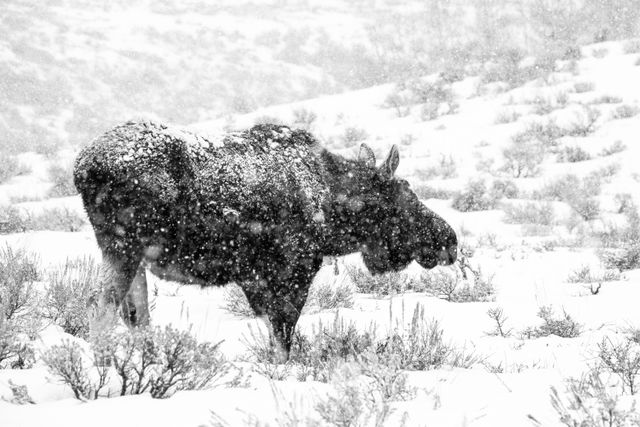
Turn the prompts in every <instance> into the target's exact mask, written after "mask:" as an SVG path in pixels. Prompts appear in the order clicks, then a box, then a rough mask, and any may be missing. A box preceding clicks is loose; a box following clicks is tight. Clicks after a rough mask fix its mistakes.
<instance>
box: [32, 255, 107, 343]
mask: <svg viewBox="0 0 640 427" xmlns="http://www.w3.org/2000/svg"><path fill="white" fill-rule="evenodd" d="M99 278H100V267H99V265H98V264H97V263H96V261H95V260H94V259H93V258H80V259H75V260H69V259H68V260H66V262H65V263H64V264H63V265H61V266H59V267H57V268H56V269H54V270H52V271H50V272H48V273H47V277H46V281H47V282H48V286H47V290H46V293H45V296H44V301H43V305H42V309H41V314H42V316H43V317H44V318H45V319H48V320H51V321H52V322H54V323H56V324H58V325H59V326H60V327H61V328H62V329H63V330H64V331H65V332H66V333H68V334H71V335H74V336H78V337H82V338H86V337H87V336H88V334H89V314H88V310H87V307H88V304H89V301H90V298H92V297H95V296H96V295H97V294H98V292H99V287H100V281H99Z"/></svg>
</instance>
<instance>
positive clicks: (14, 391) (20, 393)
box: [8, 380, 36, 405]
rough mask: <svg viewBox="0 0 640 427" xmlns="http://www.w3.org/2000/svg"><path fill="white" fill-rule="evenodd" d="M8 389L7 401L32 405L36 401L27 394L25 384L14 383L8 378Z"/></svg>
mask: <svg viewBox="0 0 640 427" xmlns="http://www.w3.org/2000/svg"><path fill="white" fill-rule="evenodd" d="M9 389H10V390H11V399H8V402H9V403H12V404H14V405H33V404H34V403H36V402H35V401H34V400H33V398H32V397H31V396H30V395H29V390H28V389H27V386H26V385H20V384H16V383H14V382H13V381H11V380H9Z"/></svg>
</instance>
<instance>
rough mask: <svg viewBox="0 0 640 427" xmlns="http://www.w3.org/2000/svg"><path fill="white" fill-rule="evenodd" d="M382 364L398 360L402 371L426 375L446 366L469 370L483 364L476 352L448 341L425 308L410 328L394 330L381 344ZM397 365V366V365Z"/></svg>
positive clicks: (415, 313) (378, 350) (415, 315)
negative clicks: (428, 317)
mask: <svg viewBox="0 0 640 427" xmlns="http://www.w3.org/2000/svg"><path fill="white" fill-rule="evenodd" d="M376 353H377V354H378V356H379V357H380V360H392V359H395V361H397V363H399V366H400V367H401V368H402V369H407V370H410V371H425V370H431V369H440V368H442V367H443V366H450V367H457V368H469V367H471V366H473V365H476V364H478V363H480V362H481V361H482V357H481V356H480V355H477V354H475V353H474V352H473V351H467V350H466V349H464V348H462V349H460V348H456V347H455V346H453V345H451V344H449V343H447V342H446V341H445V339H444V331H443V330H442V328H441V327H440V324H439V323H438V321H437V320H427V319H426V318H425V311H424V306H423V305H421V304H418V305H417V306H416V308H415V309H414V311H413V315H412V318H411V324H410V326H409V327H408V328H404V327H403V328H400V329H394V330H393V331H391V332H390V333H389V334H388V335H387V336H385V337H384V338H383V339H382V340H381V341H379V342H378V344H377V348H376ZM395 361H394V362H395Z"/></svg>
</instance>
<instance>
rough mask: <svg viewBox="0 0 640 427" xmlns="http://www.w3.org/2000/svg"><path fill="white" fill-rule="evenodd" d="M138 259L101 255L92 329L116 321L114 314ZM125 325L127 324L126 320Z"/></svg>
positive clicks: (121, 300) (129, 284) (127, 287)
mask: <svg viewBox="0 0 640 427" xmlns="http://www.w3.org/2000/svg"><path fill="white" fill-rule="evenodd" d="M139 263H140V260H139V259H135V260H134V259H128V258H127V257H114V256H109V255H107V254H104V255H103V260H102V265H101V267H100V268H101V271H100V287H101V292H102V293H101V295H100V296H99V297H98V301H97V307H96V310H95V313H94V315H93V322H92V329H93V328H96V327H100V326H101V325H102V326H109V324H113V323H115V321H116V313H117V312H118V309H119V308H120V306H121V304H122V302H123V300H124V298H125V296H126V295H127V292H129V289H130V287H131V282H132V280H133V278H134V276H135V274H136V271H137V267H138V264H139ZM125 323H127V324H129V322H128V321H127V320H125Z"/></svg>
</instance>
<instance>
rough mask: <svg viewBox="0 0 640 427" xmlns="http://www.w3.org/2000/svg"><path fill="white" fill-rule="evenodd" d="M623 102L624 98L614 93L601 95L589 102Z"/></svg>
mask: <svg viewBox="0 0 640 427" xmlns="http://www.w3.org/2000/svg"><path fill="white" fill-rule="evenodd" d="M621 102H622V98H620V97H617V96H614V95H601V96H599V97H597V98H594V99H593V100H591V101H590V102H589V104H619V103H621Z"/></svg>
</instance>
